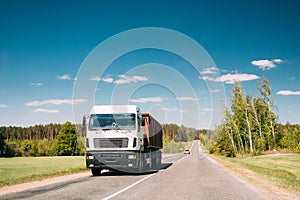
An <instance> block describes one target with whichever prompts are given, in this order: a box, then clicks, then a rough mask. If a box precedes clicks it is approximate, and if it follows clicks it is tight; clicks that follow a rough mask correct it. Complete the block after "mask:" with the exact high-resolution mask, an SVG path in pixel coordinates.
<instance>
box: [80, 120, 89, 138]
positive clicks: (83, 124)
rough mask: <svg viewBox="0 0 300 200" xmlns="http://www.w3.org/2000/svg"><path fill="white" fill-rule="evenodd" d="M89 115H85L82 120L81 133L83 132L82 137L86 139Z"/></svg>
mask: <svg viewBox="0 0 300 200" xmlns="http://www.w3.org/2000/svg"><path fill="white" fill-rule="evenodd" d="M87 118H88V115H84V116H83V118H82V127H81V132H82V136H83V137H85V136H86V121H87Z"/></svg>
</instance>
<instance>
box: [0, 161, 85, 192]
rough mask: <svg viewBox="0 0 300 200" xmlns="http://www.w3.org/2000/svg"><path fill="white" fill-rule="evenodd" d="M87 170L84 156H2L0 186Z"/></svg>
mask: <svg viewBox="0 0 300 200" xmlns="http://www.w3.org/2000/svg"><path fill="white" fill-rule="evenodd" d="M85 170H86V168H85V160H84V157H83V156H72V157H71V156H66V157H16V158H0V187H3V186H7V185H13V184H18V183H24V182H30V181H37V180H42V179H45V178H50V177H54V176H59V175H66V174H72V173H76V172H80V171H85Z"/></svg>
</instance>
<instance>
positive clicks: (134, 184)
mask: <svg viewBox="0 0 300 200" xmlns="http://www.w3.org/2000/svg"><path fill="white" fill-rule="evenodd" d="M185 158H187V156H184V157H182V158H180V159H179V160H176V161H175V162H173V164H174V163H178V162H180V161H181V160H184V159H185ZM156 174H158V173H154V174H150V175H148V176H146V177H145V178H143V179H141V180H139V181H137V182H135V183H133V184H131V185H129V186H128V187H126V188H124V189H122V190H119V191H118V192H115V193H113V194H112V195H110V196H108V197H105V198H104V199H103V200H109V199H111V198H113V197H115V196H117V195H119V194H121V193H123V192H125V191H127V190H129V189H131V188H133V187H134V186H136V185H138V184H139V183H141V182H143V181H145V180H147V179H148V178H150V177H152V176H154V175H156Z"/></svg>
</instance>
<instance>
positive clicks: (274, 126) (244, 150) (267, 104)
mask: <svg viewBox="0 0 300 200" xmlns="http://www.w3.org/2000/svg"><path fill="white" fill-rule="evenodd" d="M257 89H258V91H259V93H260V95H245V91H244V88H243V87H242V85H241V83H239V82H236V83H235V85H234V87H233V89H232V92H231V97H230V106H225V117H224V119H223V121H222V123H221V124H220V125H219V126H218V127H217V128H216V130H215V131H214V133H213V134H212V135H210V136H209V137H207V138H206V140H205V143H206V146H207V147H208V149H209V150H210V152H211V153H215V154H222V155H226V156H230V157H234V156H237V155H238V154H251V155H259V154H261V153H262V152H263V151H270V150H271V151H274V150H280V149H289V150H291V151H294V152H300V126H299V125H291V124H289V123H287V124H286V125H282V124H279V123H278V116H277V115H276V114H275V112H274V110H275V108H276V107H275V105H274V101H273V100H272V99H271V95H272V89H271V84H270V81H269V80H268V79H267V78H266V77H264V78H263V79H262V80H261V81H260V82H259V87H258V88H257Z"/></svg>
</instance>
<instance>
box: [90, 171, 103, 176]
mask: <svg viewBox="0 0 300 200" xmlns="http://www.w3.org/2000/svg"><path fill="white" fill-rule="evenodd" d="M91 171H92V174H93V176H100V175H101V169H91Z"/></svg>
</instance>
